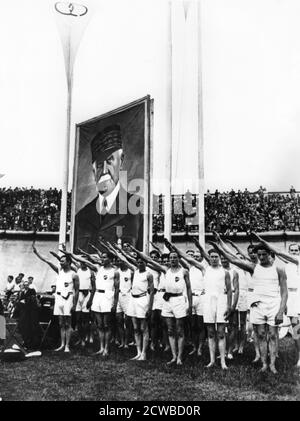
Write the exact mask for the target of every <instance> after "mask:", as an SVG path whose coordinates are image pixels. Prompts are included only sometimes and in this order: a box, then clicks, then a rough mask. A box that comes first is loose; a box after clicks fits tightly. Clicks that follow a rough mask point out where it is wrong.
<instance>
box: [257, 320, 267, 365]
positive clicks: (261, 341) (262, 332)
mask: <svg viewBox="0 0 300 421" xmlns="http://www.w3.org/2000/svg"><path fill="white" fill-rule="evenodd" d="M255 326H256V327H257V339H258V345H259V351H260V358H261V362H262V365H263V366H262V368H261V370H260V371H261V372H264V371H266V370H267V368H268V363H267V356H268V343H267V333H268V332H267V326H266V325H265V324H264V325H255Z"/></svg>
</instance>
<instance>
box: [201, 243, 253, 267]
mask: <svg viewBox="0 0 300 421" xmlns="http://www.w3.org/2000/svg"><path fill="white" fill-rule="evenodd" d="M209 244H211V245H212V246H213V247H214V248H215V249H216V250H217V251H218V252H219V253H220V254H222V256H224V257H225V258H226V259H228V260H229V262H231V263H232V264H233V265H235V266H237V267H239V268H240V269H244V270H246V271H247V272H250V273H251V274H252V273H253V271H254V268H255V265H254V264H253V263H251V262H245V261H244V260H241V259H239V258H238V257H236V256H232V255H231V254H229V253H226V252H225V251H224V250H223V249H222V248H221V247H220V246H219V245H218V244H217V243H214V242H213V241H210V242H209Z"/></svg>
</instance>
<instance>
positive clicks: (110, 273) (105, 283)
mask: <svg viewBox="0 0 300 421" xmlns="http://www.w3.org/2000/svg"><path fill="white" fill-rule="evenodd" d="M115 271H116V270H115V268H109V269H106V268H104V266H101V267H100V269H99V270H98V272H97V275H96V290H97V289H102V290H104V291H112V290H113V289H114V277H115Z"/></svg>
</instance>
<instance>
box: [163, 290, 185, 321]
mask: <svg viewBox="0 0 300 421" xmlns="http://www.w3.org/2000/svg"><path fill="white" fill-rule="evenodd" d="M187 310H188V303H187V299H186V297H185V296H184V295H179V296H178V297H170V299H169V301H166V300H164V302H163V308H162V312H161V315H162V316H163V317H175V319H182V318H183V317H186V315H187Z"/></svg>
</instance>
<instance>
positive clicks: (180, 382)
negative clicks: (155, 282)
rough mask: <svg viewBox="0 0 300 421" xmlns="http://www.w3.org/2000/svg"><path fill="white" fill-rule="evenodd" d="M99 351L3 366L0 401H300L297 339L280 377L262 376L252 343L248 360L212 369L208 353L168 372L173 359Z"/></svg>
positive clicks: (287, 342) (288, 347)
mask: <svg viewBox="0 0 300 421" xmlns="http://www.w3.org/2000/svg"><path fill="white" fill-rule="evenodd" d="M92 352H93V350H92V349H88V350H83V351H81V350H74V351H73V352H72V353H71V354H70V355H65V354H63V353H55V352H52V351H45V352H44V353H43V356H42V357H39V358H32V359H28V360H25V361H22V362H17V363H16V362H15V363H7V362H6V363H5V362H3V361H1V362H0V397H2V400H3V401H8V400H9V401H28V400H33V401H49V400H57V401H67V400H71V401H104V400H105V401H120V400H122V401H126V400H144V401H149V400H159V401H178V400H181V401H207V400H222V401H224V400H255V401H257V400H297V401H299V400H300V370H299V371H297V370H296V369H295V366H294V364H295V361H296V351H295V348H294V344H293V340H292V339H291V338H290V337H286V338H284V339H283V340H281V341H280V349H279V359H278V360H277V368H278V371H279V374H277V375H273V374H271V373H270V372H268V373H259V372H258V371H259V367H260V365H259V364H258V365H255V366H253V365H252V364H251V360H252V359H253V357H254V351H253V349H252V346H251V344H248V345H247V347H246V350H245V354H244V355H243V356H236V358H235V359H234V360H233V361H230V362H228V365H229V370H228V371H227V372H223V371H222V370H221V369H220V367H219V366H217V367H215V368H212V369H207V368H205V364H207V362H208V350H207V348H206V349H205V353H204V356H203V358H202V359H197V358H196V357H193V358H192V357H188V358H187V357H186V358H185V360H184V365H183V366H182V367H168V366H166V362H167V361H168V360H169V359H170V355H169V354H168V355H165V354H163V353H156V354H153V353H150V354H149V360H148V361H146V362H137V361H130V358H131V357H132V356H133V355H134V348H130V349H129V350H126V351H120V350H118V349H116V348H112V350H111V355H110V357H109V359H107V360H103V358H102V359H101V357H99V356H97V357H96V356H93V355H92Z"/></svg>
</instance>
